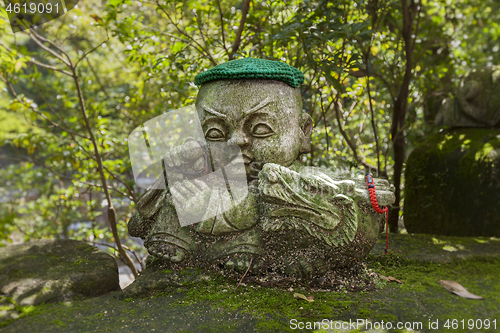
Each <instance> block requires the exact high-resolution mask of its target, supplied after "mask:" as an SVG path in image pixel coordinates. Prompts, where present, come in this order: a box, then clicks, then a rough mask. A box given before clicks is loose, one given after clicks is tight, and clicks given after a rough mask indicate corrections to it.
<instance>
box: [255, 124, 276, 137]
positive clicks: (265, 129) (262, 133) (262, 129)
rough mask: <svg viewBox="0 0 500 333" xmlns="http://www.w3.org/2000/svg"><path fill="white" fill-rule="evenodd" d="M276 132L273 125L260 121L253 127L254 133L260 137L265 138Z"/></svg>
mask: <svg viewBox="0 0 500 333" xmlns="http://www.w3.org/2000/svg"><path fill="white" fill-rule="evenodd" d="M273 134H274V131H273V130H272V128H271V127H269V126H268V125H266V124H263V123H259V124H257V125H255V126H254V127H253V129H252V135H253V136H255V137H258V138H265V137H268V136H271V135H273Z"/></svg>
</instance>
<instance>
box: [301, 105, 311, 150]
mask: <svg viewBox="0 0 500 333" xmlns="http://www.w3.org/2000/svg"><path fill="white" fill-rule="evenodd" d="M312 128H313V122H312V118H311V116H310V115H308V114H307V113H305V112H302V113H301V114H300V129H301V131H300V143H301V145H300V153H301V154H305V153H309V152H310V151H311V134H312Z"/></svg>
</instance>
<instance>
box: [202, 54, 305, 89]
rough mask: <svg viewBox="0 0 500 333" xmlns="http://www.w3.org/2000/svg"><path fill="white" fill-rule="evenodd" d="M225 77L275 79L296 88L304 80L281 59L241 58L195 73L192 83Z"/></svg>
mask: <svg viewBox="0 0 500 333" xmlns="http://www.w3.org/2000/svg"><path fill="white" fill-rule="evenodd" d="M225 79H266V80H276V81H281V82H284V83H286V84H288V85H289V86H292V87H294V88H297V87H298V86H299V85H300V84H302V82H304V74H302V72H301V71H299V70H298V69H297V68H294V67H292V66H290V65H288V64H286V63H284V62H281V61H273V60H265V59H257V58H242V59H237V60H231V61H228V62H225V63H223V64H220V65H217V66H215V67H214V68H211V69H209V70H208V71H205V72H203V73H200V74H198V75H196V77H195V78H194V83H195V84H196V85H197V86H201V85H202V84H203V83H207V82H210V81H215V80H225Z"/></svg>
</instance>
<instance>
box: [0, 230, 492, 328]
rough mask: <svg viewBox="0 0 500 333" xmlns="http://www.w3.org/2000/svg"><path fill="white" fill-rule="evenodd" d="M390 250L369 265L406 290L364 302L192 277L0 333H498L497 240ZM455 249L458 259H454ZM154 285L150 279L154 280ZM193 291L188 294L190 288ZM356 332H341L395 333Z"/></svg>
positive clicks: (366, 296) (410, 242)
mask: <svg viewBox="0 0 500 333" xmlns="http://www.w3.org/2000/svg"><path fill="white" fill-rule="evenodd" d="M384 247H385V237H382V238H380V240H379V242H378V243H377V245H376V246H375V248H374V249H373V251H372V253H371V254H370V255H369V256H368V258H367V260H366V263H367V265H369V267H371V268H372V269H374V270H375V271H376V272H377V273H379V274H382V275H384V276H387V277H389V276H392V277H394V278H396V279H398V280H400V281H402V282H403V284H399V283H390V282H383V281H381V284H380V285H379V286H378V287H377V289H376V290H375V291H372V292H363V293H360V292H349V291H347V290H345V291H343V292H333V291H330V292H328V291H314V290H311V289H310V288H308V287H307V286H302V285H301V284H297V285H295V286H294V287H293V288H294V290H291V289H289V288H288V287H283V286H279V285H276V286H274V287H259V286H256V285H252V284H245V283H242V284H241V285H239V286H238V288H237V289H236V286H237V283H235V282H234V281H233V280H226V279H225V278H224V277H221V278H219V279H217V280H214V281H202V280H197V281H196V280H194V279H193V278H194V277H195V275H193V274H191V273H192V272H186V273H184V274H181V277H180V278H179V280H177V281H176V282H175V283H171V282H172V281H167V280H165V279H163V280H162V281H161V282H160V284H161V283H163V284H164V285H163V286H162V288H161V289H162V290H158V291H157V292H156V293H151V291H153V289H155V283H152V284H151V285H145V284H143V285H142V286H139V285H137V286H136V287H140V288H139V289H136V290H134V292H133V293H129V292H127V290H128V289H129V288H131V287H132V286H130V287H129V288H127V289H126V290H124V291H123V292H112V293H108V294H106V295H103V296H99V297H95V298H90V299H85V300H75V301H73V302H71V303H70V302H66V303H59V304H46V305H39V306H36V307H34V309H26V307H20V308H19V311H20V314H21V316H23V317H24V318H20V319H18V320H14V321H13V320H10V321H3V320H2V319H0V331H1V332H2V333H4V332H15V333H17V332H30V331H32V332H297V331H300V332H318V331H320V330H318V329H304V330H298V329H297V327H296V326H294V325H293V323H294V322H293V321H292V320H293V319H295V320H297V321H296V322H295V323H298V322H301V323H309V324H313V323H314V322H322V321H323V320H324V319H326V320H328V322H329V323H330V321H331V322H333V323H335V322H338V321H344V322H347V323H349V321H350V320H352V321H353V322H357V319H369V320H371V322H372V323H375V322H376V323H379V324H380V323H381V321H384V322H386V323H387V322H391V323H392V324H393V325H394V327H395V325H396V323H397V322H406V323H410V324H412V323H420V324H422V327H421V328H420V327H417V326H414V327H413V329H414V331H418V332H445V331H447V329H446V328H445V327H444V325H446V323H447V321H448V324H450V322H451V320H453V319H459V320H461V319H464V320H465V323H466V325H467V320H468V319H471V318H474V319H475V320H476V319H481V320H482V323H483V328H484V325H485V324H486V321H485V320H486V319H488V318H489V325H490V328H489V330H488V331H491V332H494V331H498V329H499V323H498V318H499V315H500V310H499V307H498V304H500V283H499V280H498V276H500V256H499V253H500V240H499V239H498V238H484V237H460V238H458V237H444V236H432V235H408V234H406V235H391V236H390V253H389V255H384ZM454 248H455V249H457V250H456V251H453V249H454ZM157 273H158V275H157V276H156V277H157V278H161V276H160V274H161V273H162V272H161V271H159V272H157ZM166 273H167V272H163V274H164V275H165V274H166ZM241 274H242V275H243V273H241ZM167 275H168V274H167ZM153 277H154V276H153V274H151V275H150V278H153ZM440 279H444V280H453V281H456V282H457V283H460V284H461V285H463V286H464V287H465V288H467V290H469V291H470V292H472V293H474V294H476V295H480V296H482V297H484V299H483V300H470V299H465V298H461V297H459V296H456V295H453V294H451V293H449V292H448V291H446V290H445V289H444V288H443V286H441V285H440V284H439V280H440ZM185 282H187V283H188V285H189V286H184V285H183V283H185ZM168 285H170V286H168ZM156 287H160V286H159V285H156ZM130 291H132V289H130ZM143 291H144V293H143ZM136 292H138V293H137V294H136V295H135V296H132V294H135V293H136ZM294 293H300V294H303V295H306V296H313V297H314V302H307V301H305V300H303V299H300V298H294V296H293V295H294ZM27 310H30V311H31V312H29V313H28V312H27ZM494 319H497V321H496V323H493V320H494ZM431 322H432V323H436V322H438V325H437V326H436V327H435V329H430V328H429V324H430V323H431ZM493 325H496V326H495V327H494V326H493ZM379 326H380V325H379ZM294 327H295V329H294ZM466 327H467V326H466ZM356 328H357V329H358V330H343V331H342V332H347V331H354V332H360V331H362V332H364V331H369V332H387V330H374V329H372V330H368V329H363V328H361V327H356ZM337 331H340V330H337ZM337 331H336V330H334V329H332V330H327V329H325V330H322V332H337ZM405 331H406V330H405ZM458 331H464V330H460V329H459V330H458ZM472 331H477V330H472ZM390 332H392V330H390Z"/></svg>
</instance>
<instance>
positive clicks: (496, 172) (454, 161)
mask: <svg viewBox="0 0 500 333" xmlns="http://www.w3.org/2000/svg"><path fill="white" fill-rule="evenodd" d="M498 133H499V132H498V130H489V129H456V130H449V131H447V132H443V133H439V134H437V135H434V136H432V137H430V138H429V139H428V140H426V141H425V142H424V143H422V144H421V145H419V146H417V147H416V148H415V149H414V151H413V152H412V153H411V154H410V156H409V158H408V161H407V167H406V173H405V178H406V183H405V207H404V217H405V225H406V228H407V229H408V232H414V233H429V234H445V235H455V236H493V235H495V236H500V227H499V225H498V224H495V221H500V206H499V205H498V192H499V191H500V185H499V184H500V178H499V177H500V158H499V156H498V154H496V153H495V152H494V150H495V149H496V150H498V149H500V136H499V135H498ZM496 150H495V151H496Z"/></svg>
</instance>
